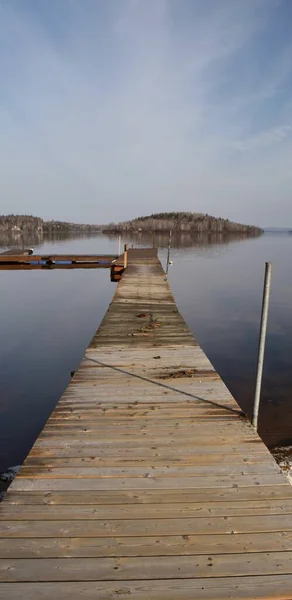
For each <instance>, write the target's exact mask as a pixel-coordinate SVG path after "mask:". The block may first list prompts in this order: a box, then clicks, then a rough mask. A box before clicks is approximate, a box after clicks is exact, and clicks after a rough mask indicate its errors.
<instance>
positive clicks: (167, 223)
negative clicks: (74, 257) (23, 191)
mask: <svg viewBox="0 0 292 600" xmlns="http://www.w3.org/2000/svg"><path fill="white" fill-rule="evenodd" d="M170 229H171V230H173V231H174V232H176V233H179V232H182V233H189V234H192V233H194V234H195V233H206V234H212V233H222V234H228V233H232V234H234V233H245V234H250V235H259V234H260V233H262V230H261V229H260V228H259V227H256V226H253V225H243V224H240V223H234V222H233V221H229V219H223V218H221V217H212V216H211V215H208V214H202V213H193V212H162V213H156V214H152V215H149V216H145V217H137V218H135V219H132V220H129V221H123V222H120V223H109V224H108V225H90V224H77V223H70V222H64V221H44V220H43V219H41V218H39V217H33V216H31V215H2V216H1V215H0V233H6V234H8V233H11V234H19V235H21V234H25V233H29V232H30V233H31V232H39V233H40V234H41V233H54V232H58V231H59V232H61V231H62V232H68V233H70V232H72V233H74V232H80V233H81V232H104V233H107V232H108V233H123V232H125V233H126V232H129V233H134V232H147V233H149V232H161V233H163V232H168V231H169V230H170Z"/></svg>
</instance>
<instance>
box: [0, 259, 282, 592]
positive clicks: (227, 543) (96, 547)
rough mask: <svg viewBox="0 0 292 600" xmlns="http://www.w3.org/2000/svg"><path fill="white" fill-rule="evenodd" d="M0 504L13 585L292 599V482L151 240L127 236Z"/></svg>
mask: <svg viewBox="0 0 292 600" xmlns="http://www.w3.org/2000/svg"><path fill="white" fill-rule="evenodd" d="M40 402H41V398H40ZM0 517H1V541H0V556H1V561H0V573H1V575H0V579H1V581H2V584H1V585H0V597H1V599H2V598H3V599H5V600H6V599H7V600H12V599H13V600H52V599H53V600H77V599H78V600H79V599H82V600H83V599H84V600H89V599H90V600H93V599H94V600H112V599H120V598H133V600H219V599H221V600H223V599H224V600H226V599H228V598H233V599H236V600H243V599H245V600H246V599H250V600H251V599H253V600H254V599H262V600H263V599H265V600H268V599H272V598H273V599H276V598H277V599H282V600H288V599H290V600H291V598H292V487H291V486H290V485H289V484H288V483H287V481H286V479H285V478H284V476H283V475H282V474H281V473H280V471H279V468H278V466H277V465H276V463H275V461H274V459H273V458H272V456H271V455H270V453H269V451H268V450H267V448H266V447H265V445H264V444H263V442H262V441H261V439H260V438H259V437H258V435H257V434H256V433H255V432H254V431H253V429H252V427H251V425H250V424H249V423H248V422H247V421H246V419H245V418H244V417H243V416H242V413H241V411H240V409H239V407H238V405H237V404H236V402H235V401H234V399H233V398H232V397H231V395H230V393H229V392H228V390H227V388H226V387H225V386H224V384H223V383H222V381H221V379H220V378H219V376H218V375H217V373H216V372H215V371H214V369H213V367H212V365H211V364H210V362H209V360H208V359H207V357H206V355H205V354H204V352H203V351H202V350H201V348H200V347H199V345H198V344H197V343H196V341H195V340H194V338H193V336H192V334H191V333H190V331H189V329H188V327H187V326H186V324H185V322H184V321H183V319H182V317H181V316H180V314H179V313H178V310H177V307H176V304H175V302H174V299H173V297H172V294H171V291H170V288H169V285H168V283H167V281H166V280H165V278H164V273H163V270H162V267H161V265H160V263H159V261H158V259H157V256H156V253H155V252H154V251H150V250H149V251H139V252H138V251H129V266H128V268H127V270H126V272H125V273H124V275H123V277H122V280H121V281H120V283H119V285H118V287H117V291H116V294H115V296H114V299H113V302H112V303H111V305H110V307H109V310H108V312H107V314H106V316H105V318H104V320H103V322H102V324H101V326H100V328H99V330H98V332H97V334H96V335H95V337H94V338H93V340H92V343H91V344H90V346H89V348H88V350H87V352H86V356H85V357H84V360H83V361H82V363H81V365H80V368H79V370H78V372H76V374H75V375H74V377H73V379H72V381H71V383H70V385H69V386H68V388H67V390H66V391H65V393H64V394H63V396H62V398H61V400H60V401H59V403H58V405H57V407H56V409H55V410H54V412H53V413H52V415H51V417H50V419H49V421H48V422H47V424H46V426H45V428H44V430H43V432H42V433H41V435H40V436H39V438H38V440H37V441H36V443H35V445H34V446H33V448H32V450H31V452H30V453H29V455H28V457H27V459H26V461H25V463H24V465H23V467H22V469H21V471H20V473H19V475H18V476H17V477H16V479H15V481H14V483H13V484H12V485H11V487H10V489H9V491H8V493H7V496H6V498H5V500H4V501H3V503H2V504H1V506H0Z"/></svg>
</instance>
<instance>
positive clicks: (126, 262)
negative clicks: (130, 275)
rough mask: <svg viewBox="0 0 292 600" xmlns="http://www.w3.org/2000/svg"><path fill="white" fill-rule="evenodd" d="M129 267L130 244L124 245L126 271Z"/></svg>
mask: <svg viewBox="0 0 292 600" xmlns="http://www.w3.org/2000/svg"><path fill="white" fill-rule="evenodd" d="M127 266H128V244H125V245H124V269H126V268H127Z"/></svg>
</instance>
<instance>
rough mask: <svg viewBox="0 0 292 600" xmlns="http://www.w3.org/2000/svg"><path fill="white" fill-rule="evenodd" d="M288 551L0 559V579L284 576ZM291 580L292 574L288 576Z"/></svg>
mask: <svg viewBox="0 0 292 600" xmlns="http://www.w3.org/2000/svg"><path fill="white" fill-rule="evenodd" d="M291 570H292V552H289V551H286V552H269V553H266V552H261V553H254V554H253V555H252V560H251V557H250V556H249V554H248V553H247V554H241V555H240V560H238V555H237V554H235V555H234V554H223V555H220V554H219V555H218V554H212V555H211V556H209V557H208V556H206V555H204V554H203V555H201V554H198V555H196V557H193V556H156V557H153V558H152V557H147V558H146V557H142V558H141V557H130V558H127V557H123V558H122V559H119V558H78V559H75V558H66V559H62V558H57V559H54V558H46V559H45V560H43V559H40V558H38V559H33V558H26V559H0V581H2V582H4V581H5V582H9V581H11V582H13V581H19V582H25V581H44V582H45V581H48V579H51V580H53V581H80V580H82V581H120V580H129V581H130V580H136V581H137V580H143V581H144V580H147V579H151V580H155V579H158V580H159V579H160V580H161V579H177V578H182V579H190V578H196V577H198V578H209V577H214V578H218V577H234V576H235V577H236V576H238V577H244V576H247V575H248V576H252V575H253V576H258V575H260V576H263V575H275V576H276V577H277V576H278V575H286V574H287V573H289V572H291ZM291 581H292V577H291Z"/></svg>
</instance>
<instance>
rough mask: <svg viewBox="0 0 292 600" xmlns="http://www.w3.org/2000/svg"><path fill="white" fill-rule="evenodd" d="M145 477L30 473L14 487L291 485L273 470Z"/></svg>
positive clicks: (100, 488) (34, 489) (110, 487)
mask: <svg viewBox="0 0 292 600" xmlns="http://www.w3.org/2000/svg"><path fill="white" fill-rule="evenodd" d="M146 475H147V473H146V474H145V477H141V478H136V477H130V478H128V479H125V478H116V479H111V478H106V477H104V478H100V479H94V478H91V479H86V478H84V477H80V478H79V479H78V480H77V481H76V478H75V479H64V478H60V479H56V478H49V479H45V478H42V477H40V478H39V479H32V478H28V477H27V478H26V477H19V476H18V477H16V479H15V480H14V482H13V483H12V485H11V490H13V491H28V492H33V491H58V490H61V491H66V490H67V491H70V490H86V491H87V490H122V489H125V490H126V489H127V490H149V489H157V490H167V489H168V490H173V489H176V488H177V487H180V488H184V489H192V488H212V489H214V488H217V489H220V488H232V487H233V486H235V487H248V486H255V485H274V486H276V485H280V486H286V485H289V484H288V483H287V480H286V479H285V478H284V476H283V475H281V474H277V473H273V474H270V475H266V474H261V475H238V474H237V475H230V476H225V477H224V476H222V477H220V476H216V475H213V476H212V475H210V476H209V477H208V476H206V477H200V476H198V477H170V478H167V477H164V478H158V477H147V476H146Z"/></svg>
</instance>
